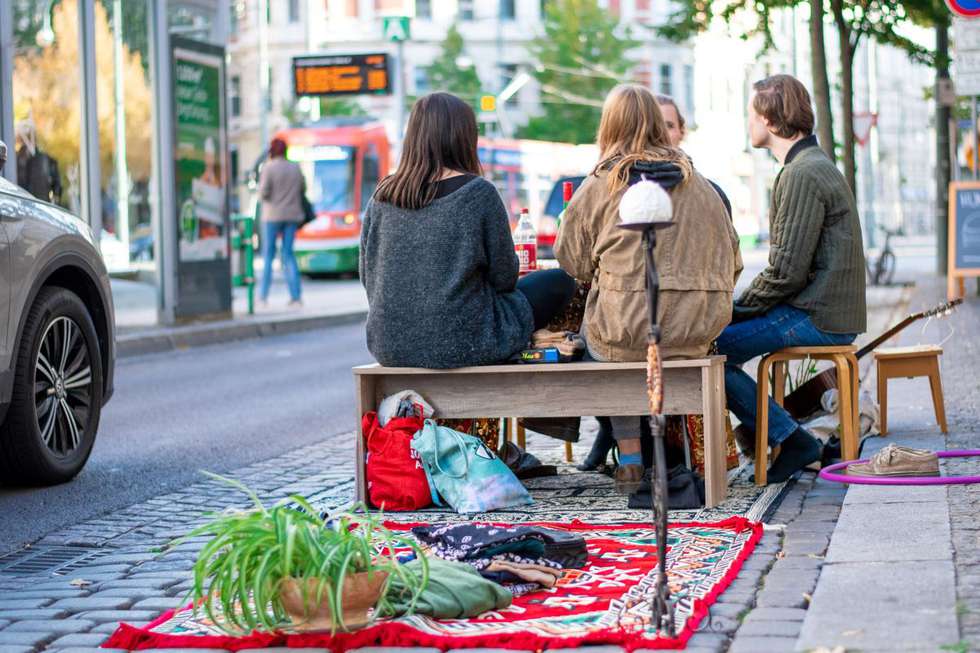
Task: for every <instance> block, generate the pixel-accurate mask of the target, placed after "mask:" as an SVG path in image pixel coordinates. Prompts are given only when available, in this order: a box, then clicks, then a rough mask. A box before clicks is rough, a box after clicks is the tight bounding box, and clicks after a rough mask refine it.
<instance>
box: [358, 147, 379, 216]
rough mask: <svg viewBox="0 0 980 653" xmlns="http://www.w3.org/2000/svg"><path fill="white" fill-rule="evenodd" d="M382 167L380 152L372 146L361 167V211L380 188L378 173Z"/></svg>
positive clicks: (366, 153) (365, 154)
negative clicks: (378, 187) (376, 189)
mask: <svg viewBox="0 0 980 653" xmlns="http://www.w3.org/2000/svg"><path fill="white" fill-rule="evenodd" d="M380 167H381V165H380V162H379V161H378V151H377V150H376V149H375V147H374V146H373V145H372V146H371V147H370V148H369V149H368V150H367V151H366V152H365V153H364V164H363V165H362V167H361V210H362V211H363V210H364V209H365V208H367V203H368V200H369V199H371V196H372V195H374V189H375V188H377V186H378V172H379V169H380Z"/></svg>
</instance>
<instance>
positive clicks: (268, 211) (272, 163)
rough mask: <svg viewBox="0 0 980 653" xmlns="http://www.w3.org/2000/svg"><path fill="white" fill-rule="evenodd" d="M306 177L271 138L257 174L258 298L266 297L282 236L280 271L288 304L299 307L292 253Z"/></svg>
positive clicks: (280, 143) (282, 144)
mask: <svg viewBox="0 0 980 653" xmlns="http://www.w3.org/2000/svg"><path fill="white" fill-rule="evenodd" d="M305 192H306V180H305V179H304V178H303V172H302V171H301V170H300V169H299V165H297V164H296V163H293V162H292V161H287V160H286V142H285V141H284V140H282V139H281V138H274V139H272V143H270V144H269V160H268V161H266V163H265V165H263V166H262V174H261V175H260V176H259V196H260V197H261V198H262V213H261V217H262V262H263V269H262V286H261V288H260V289H259V301H260V302H262V303H263V304H265V303H266V302H268V299H269V286H270V284H271V283H272V260H273V259H274V258H275V257H276V240H277V239H278V238H280V237H281V238H282V249H281V251H282V270H283V274H284V275H285V277H286V285H287V286H289V305H290V306H302V303H303V302H302V299H301V296H300V293H301V288H300V281H299V267H298V266H297V265H296V256H295V255H294V254H293V240H294V238H295V237H296V230H297V229H299V226H300V224H302V222H303V194H304V193H305Z"/></svg>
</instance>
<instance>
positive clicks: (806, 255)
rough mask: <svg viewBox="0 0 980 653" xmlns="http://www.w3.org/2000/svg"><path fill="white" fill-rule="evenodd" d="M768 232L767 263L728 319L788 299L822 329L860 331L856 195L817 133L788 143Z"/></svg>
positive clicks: (864, 313) (861, 261) (862, 301)
mask: <svg viewBox="0 0 980 653" xmlns="http://www.w3.org/2000/svg"><path fill="white" fill-rule="evenodd" d="M769 235H770V241H771V242H770V245H769V265H768V266H767V267H766V269H765V270H763V271H762V272H761V273H760V274H759V276H757V277H756V278H755V279H754V280H753V281H752V284H751V285H750V286H749V287H748V289H747V290H746V291H745V292H744V293H743V294H742V296H741V297H739V298H738V300H736V302H735V311H734V319H735V320H741V319H746V318H750V317H754V316H757V315H761V314H762V313H765V312H766V311H768V310H769V309H771V308H773V307H775V306H776V305H777V304H789V305H790V306H794V307H796V308H799V309H801V310H803V311H806V313H807V314H808V315H809V316H810V319H811V320H812V321H813V324H814V326H816V327H817V328H818V329H821V330H822V331H828V332H831V333H862V332H864V330H865V329H866V328H867V309H866V306H865V297H864V293H865V276H864V275H865V270H864V247H863V245H862V240H861V223H860V221H859V220H858V214H857V209H856V207H855V205H854V195H853V194H852V193H851V191H850V189H849V188H848V187H847V182H845V180H844V176H843V175H842V174H841V173H840V171H839V170H838V169H837V167H836V166H835V165H834V164H833V163H832V162H831V161H830V159H828V158H827V156H826V155H825V154H824V153H823V151H822V150H821V149H820V148H819V147H817V145H816V140H815V139H808V140H807V141H806V142H803V141H801V142H799V143H798V144H797V145H796V146H794V147H793V149H792V150H790V152H789V155H788V156H787V159H786V164H785V165H784V166H783V169H782V170H780V172H779V174H778V175H777V176H776V182H775V184H774V185H773V189H772V205H771V206H770V209H769Z"/></svg>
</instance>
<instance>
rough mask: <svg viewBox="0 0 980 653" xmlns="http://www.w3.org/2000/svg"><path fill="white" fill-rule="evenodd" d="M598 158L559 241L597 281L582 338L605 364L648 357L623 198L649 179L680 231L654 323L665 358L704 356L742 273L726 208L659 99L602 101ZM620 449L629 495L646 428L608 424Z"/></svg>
mask: <svg viewBox="0 0 980 653" xmlns="http://www.w3.org/2000/svg"><path fill="white" fill-rule="evenodd" d="M597 141H598V146H599V152H600V161H599V163H598V165H596V167H595V169H594V170H593V171H592V173H591V174H590V175H589V176H588V177H587V178H586V180H585V181H584V182H583V183H582V186H581V187H580V188H579V189H578V191H577V192H576V193H575V195H574V197H573V198H572V201H571V203H570V204H569V205H568V208H567V209H566V211H565V215H564V218H563V220H562V224H561V229H560V230H559V233H558V238H557V241H556V243H555V255H556V257H557V258H558V262H559V263H560V264H561V267H562V269H563V270H565V271H566V272H568V273H569V274H570V275H572V276H574V277H575V278H576V279H580V280H582V281H589V282H591V283H592V287H591V290H590V292H589V296H588V298H587V300H586V306H585V317H584V319H583V322H582V330H583V335H584V336H585V338H586V341H587V343H588V347H589V354H590V356H591V357H592V358H594V359H596V360H599V361H642V360H645V357H646V337H647V323H646V320H647V317H646V316H647V313H646V311H647V306H646V294H645V276H644V260H643V249H642V246H641V242H640V241H641V236H640V234H639V233H638V232H636V231H630V230H625V229H620V228H619V226H618V224H619V201H620V199H621V198H622V196H623V193H625V192H626V189H627V188H628V187H629V186H631V185H633V184H635V183H636V182H638V181H640V180H641V179H649V180H652V181H655V182H657V183H658V184H660V185H661V186H662V187H663V188H664V189H665V190H667V191H668V192H669V193H670V196H671V200H672V202H673V208H674V224H673V225H672V226H671V227H670V228H668V229H665V230H663V231H661V232H660V233H659V234H658V235H657V247H656V251H655V254H656V259H657V269H658V271H659V274H660V296H659V297H660V299H659V304H658V310H657V321H658V323H659V324H660V327H661V329H662V339H661V351H662V353H663V355H664V356H665V357H672V358H697V357H702V356H705V355H707V353H708V348H709V346H710V345H711V342H712V341H713V340H714V339H715V338H716V337H717V336H718V335H719V334H720V333H721V331H722V329H724V328H725V326H726V325H727V324H728V323H729V322H730V321H731V316H732V293H733V292H734V289H735V282H736V280H737V279H738V275H739V273H740V272H741V270H742V260H741V257H740V255H739V251H738V236H737V234H736V233H735V230H734V228H733V227H732V222H731V220H730V219H729V217H728V213H727V211H726V210H725V206H724V205H723V203H722V200H721V198H720V197H719V195H718V193H717V192H716V191H715V189H714V188H712V186H711V184H709V183H708V181H707V180H706V179H705V178H704V177H702V176H701V175H700V174H698V172H697V171H695V170H694V167H693V166H692V164H691V161H690V159H689V158H688V157H687V155H686V154H684V153H683V152H682V151H680V150H679V149H677V148H676V147H674V146H673V145H672V143H671V139H670V135H669V133H668V130H667V126H666V124H665V121H664V117H663V114H662V113H661V111H660V108H659V106H658V104H657V101H656V99H655V98H654V96H653V94H651V93H650V91H649V90H647V89H646V88H644V87H642V86H637V85H633V84H624V85H620V86H617V87H616V88H614V89H613V90H612V91H611V92H610V93H609V96H608V97H607V98H606V101H605V103H604V105H603V109H602V119H601V121H600V124H599V133H598V137H597ZM611 419H612V428H613V434H614V436H615V438H616V440H617V443H618V445H619V452H620V456H619V459H620V464H619V467H617V469H616V475H615V479H616V487H617V489H618V490H619V491H620V492H623V493H629V492H632V491H633V490H635V489H636V487H637V486H638V485H639V484H640V481H641V479H642V476H643V472H644V469H643V464H642V458H641V455H640V421H639V420H637V419H636V418H635V417H612V418H611Z"/></svg>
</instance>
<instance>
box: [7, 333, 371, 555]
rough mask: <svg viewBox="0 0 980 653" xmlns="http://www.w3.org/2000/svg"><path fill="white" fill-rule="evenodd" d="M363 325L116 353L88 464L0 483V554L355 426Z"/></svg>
mask: <svg viewBox="0 0 980 653" xmlns="http://www.w3.org/2000/svg"><path fill="white" fill-rule="evenodd" d="M371 360H372V359H371V357H370V354H368V352H367V348H366V346H365V344H364V325H363V324H351V325H344V326H337V327H333V328H330V329H325V330H321V331H313V332H308V333H301V334H294V335H288V336H278V337H270V338H263V339H258V340H247V341H239V342H232V343H228V344H224V345H215V346H211V347H201V348H195V349H190V350H185V351H180V352H169V353H164V354H154V355H149V356H140V357H135V358H127V359H123V360H121V361H118V362H117V364H116V392H115V396H114V397H113V398H112V400H111V401H110V402H109V404H108V405H107V406H106V408H105V411H104V412H103V414H102V424H101V427H100V429H99V435H98V438H97V439H96V442H95V447H94V449H93V451H92V456H91V458H89V461H88V464H87V465H86V466H85V469H84V470H83V471H82V473H81V474H80V475H79V476H78V477H76V478H75V480H73V481H71V482H70V483H66V484H64V485H60V486H57V487H52V488H45V489H37V488H32V489H8V488H4V489H0V555H2V554H3V553H6V552H9V551H12V550H15V549H18V548H20V547H22V546H24V545H25V544H28V543H30V542H33V541H35V540H37V539H39V538H41V537H43V536H44V535H45V534H47V533H50V532H53V531H57V530H60V529H61V528H64V527H66V526H69V525H71V524H74V523H76V522H78V521H83V520H87V519H93V518H97V517H99V516H101V515H104V514H107V513H110V512H111V511H113V510H116V509H120V508H123V507H126V506H129V505H131V504H134V503H137V502H142V501H145V500H147V499H150V498H152V497H154V496H156V495H158V494H161V493H165V492H169V491H173V490H178V489H180V488H182V487H184V486H186V485H188V484H190V483H192V482H195V481H196V480H198V479H199V478H200V476H199V472H198V470H201V469H207V470H210V471H215V472H222V471H230V470H233V469H237V468H239V467H243V466H245V465H249V464H251V463H254V462H258V461H261V460H264V459H266V458H268V457H271V456H275V455H278V454H281V453H284V452H286V451H289V450H291V449H295V448H297V447H300V446H303V445H307V444H310V443H313V442H316V441H318V440H320V439H322V438H326V437H330V436H333V435H337V434H339V433H344V432H347V431H350V430H351V429H353V428H354V403H353V402H354V392H353V381H352V378H351V373H350V368H351V367H352V366H354V365H360V364H363V363H367V362H370V361H371Z"/></svg>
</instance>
